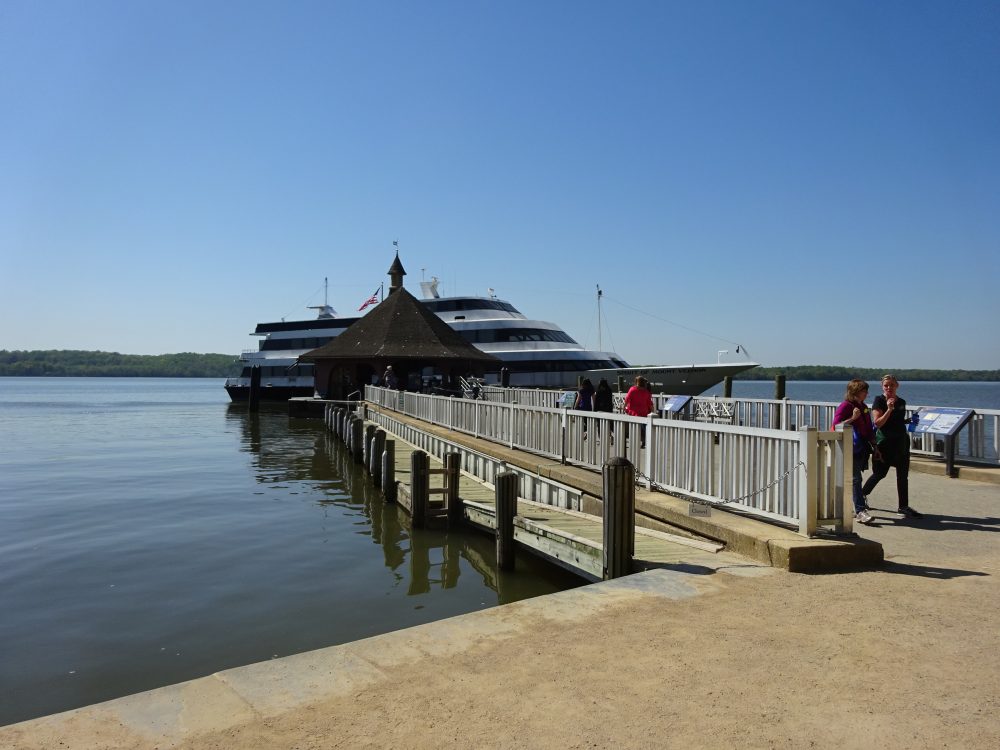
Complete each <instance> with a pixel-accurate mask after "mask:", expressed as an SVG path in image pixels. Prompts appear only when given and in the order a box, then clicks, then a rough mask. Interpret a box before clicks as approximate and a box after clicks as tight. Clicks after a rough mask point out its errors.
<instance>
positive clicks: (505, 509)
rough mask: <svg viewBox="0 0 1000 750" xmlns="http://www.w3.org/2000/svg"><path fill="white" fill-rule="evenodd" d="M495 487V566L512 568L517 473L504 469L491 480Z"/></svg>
mask: <svg viewBox="0 0 1000 750" xmlns="http://www.w3.org/2000/svg"><path fill="white" fill-rule="evenodd" d="M493 482H494V485H495V487H496V522H497V529H496V533H497V567H498V568H500V570H513V569H514V516H515V515H517V485H518V481H517V474H515V473H514V472H512V471H505V472H504V473H502V474H497V475H496V478H495V479H494V480H493Z"/></svg>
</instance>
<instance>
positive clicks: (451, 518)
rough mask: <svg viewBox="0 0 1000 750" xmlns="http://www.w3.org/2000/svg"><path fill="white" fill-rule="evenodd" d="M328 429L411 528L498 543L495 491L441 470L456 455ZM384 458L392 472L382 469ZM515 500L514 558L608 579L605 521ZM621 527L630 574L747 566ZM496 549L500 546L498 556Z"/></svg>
mask: <svg viewBox="0 0 1000 750" xmlns="http://www.w3.org/2000/svg"><path fill="white" fill-rule="evenodd" d="M326 423H327V425H328V426H329V428H330V429H331V430H332V431H333V432H334V433H335V434H338V435H340V436H341V437H345V438H346V442H347V443H348V445H349V447H350V448H351V452H352V454H353V455H354V456H355V460H357V461H358V462H359V463H363V464H364V466H365V467H366V468H367V469H369V471H371V469H372V467H373V466H376V465H379V466H380V468H379V469H376V470H375V471H372V472H371V473H372V478H373V479H378V480H381V486H382V490H383V494H384V495H385V496H386V498H387V500H388V501H390V502H391V501H392V500H395V501H396V502H398V503H399V504H400V506H401V507H403V508H404V509H405V510H406V511H407V512H408V513H409V514H410V516H411V519H412V521H413V523H414V525H415V526H417V525H419V526H423V525H443V524H447V523H454V522H456V521H458V522H462V523H464V524H467V525H469V526H471V527H473V528H477V529H479V530H481V531H484V532H486V533H489V534H494V535H497V537H498V539H499V538H500V536H501V534H500V532H498V520H497V500H498V489H497V485H495V484H493V483H490V482H487V481H484V480H482V479H479V478H477V477H475V476H472V475H471V474H469V473H468V472H464V471H462V470H461V469H460V468H459V467H458V461H457V460H452V461H451V462H449V464H450V465H448V466H446V465H445V463H446V462H447V461H448V458H449V456H451V457H454V459H457V458H458V456H457V454H447V455H446V456H445V459H446V461H445V462H443V461H441V460H440V459H438V458H436V457H434V456H431V455H428V454H426V453H424V452H423V451H422V450H420V449H419V448H418V447H417V446H415V445H413V444H412V443H409V442H407V441H405V440H403V439H402V438H401V437H399V436H398V435H394V434H392V433H388V432H384V431H382V430H380V429H378V428H376V427H375V426H374V425H372V424H368V425H366V426H363V425H362V421H361V419H360V417H356V416H353V415H351V414H350V413H348V412H346V411H344V410H340V409H336V408H332V407H331V409H330V410H329V411H328V414H327V417H326ZM380 432H381V433H382V436H381V437H380V436H379V433H380ZM357 440H363V441H364V445H362V446H357V445H352V443H355V441H357ZM365 446H368V448H367V450H366V448H365ZM376 446H384V448H383V449H382V451H381V455H376V451H375V447H376ZM389 456H391V457H392V464H391V466H387V465H386V464H385V463H384V461H385V459H386V458H388V457H389ZM415 477H416V478H415ZM378 483H379V482H378V481H377V482H376V484H378ZM498 484H499V483H498ZM390 485H391V486H390ZM515 486H516V485H515ZM513 500H514V505H513V508H514V510H513V519H512V523H513V541H514V548H516V549H517V550H518V551H519V552H522V551H527V552H530V553H532V554H536V555H539V556H541V557H543V558H545V559H547V560H549V561H551V562H553V563H555V564H558V565H560V566H562V567H564V568H566V569H568V570H570V571H572V572H574V573H576V574H577V575H580V576H581V577H583V578H585V579H587V580H602V579H604V578H607V577H611V576H609V575H608V564H607V556H606V555H605V546H606V545H605V532H606V529H605V526H606V524H605V519H604V518H602V517H601V516H595V515H591V514H589V513H582V512H579V511H576V510H571V509H567V508H560V507H554V506H551V505H545V504H543V503H539V502H535V501H532V500H528V499H525V498H523V497H515V498H514V499H513ZM630 507H632V506H630ZM501 521H502V519H501ZM627 523H628V525H629V526H630V529H631V530H632V531H633V533H632V534H631V535H630V536H629V537H628V538H627V540H625V541H624V542H623V543H624V544H626V545H627V546H628V547H629V549H628V550H627V551H626V553H625V554H626V555H627V559H628V561H629V564H628V572H640V571H644V570H650V569H653V568H661V567H675V568H682V569H688V570H690V569H705V570H715V569H718V568H720V567H731V566H738V565H746V564H747V561H746V560H745V559H743V558H740V557H738V556H736V555H732V554H728V553H725V552H722V549H723V547H724V545H723V544H721V543H718V542H714V541H710V540H702V539H695V538H689V537H685V536H680V535H674V534H670V533H666V532H663V531H656V530H653V529H646V528H641V527H636V526H635V524H634V518H633V517H632V516H631V515H630V516H629V517H628V519H627ZM500 526H501V527H502V522H501V524H500ZM500 546H501V545H500V544H499V543H498V552H499V548H500Z"/></svg>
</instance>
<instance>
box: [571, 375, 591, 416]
mask: <svg viewBox="0 0 1000 750" xmlns="http://www.w3.org/2000/svg"><path fill="white" fill-rule="evenodd" d="M573 408H574V409H579V410H580V411H593V410H594V384H593V383H591V382H590V378H584V379H583V382H582V383H580V387H579V388H577V390H576V401H575V403H574V404H573Z"/></svg>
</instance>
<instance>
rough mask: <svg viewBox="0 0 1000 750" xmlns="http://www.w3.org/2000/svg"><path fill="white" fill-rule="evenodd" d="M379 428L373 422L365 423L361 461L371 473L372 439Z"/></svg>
mask: <svg viewBox="0 0 1000 750" xmlns="http://www.w3.org/2000/svg"><path fill="white" fill-rule="evenodd" d="M377 429H378V427H376V426H375V425H373V424H367V425H365V437H364V441H365V443H364V445H363V446H362V449H361V462H362V464H363V465H364V467H365V468H366V469H367V470H368V472H369V473H371V470H372V441H373V440H374V439H375V430H377Z"/></svg>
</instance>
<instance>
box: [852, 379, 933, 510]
mask: <svg viewBox="0 0 1000 750" xmlns="http://www.w3.org/2000/svg"><path fill="white" fill-rule="evenodd" d="M898 388H899V381H898V380H896V376H895V375H883V376H882V395H881V396H876V397H875V400H874V401H873V402H872V414H874V416H875V427H876V428H877V430H878V432H877V433H876V443H877V445H878V450H879V453H878V454H876V456H875V460H874V461H873V462H872V475H871V476H870V477H868V481H867V482H865V485H864V487H863V488H862V489H861V491H862V492H863V493H864V494H865V495H866V496H867V495H868V494H869V493H870V492H871V491H872V490H873V489H875V485H876V484H878V483H879V482H881V481H882V480H883V479H884V478H885V476H886V475H887V474H888V473H889V468H890V467H895V468H896V494H897V495H898V498H899V510H898V511H897V512H898V513H899V514H900V515H901V516H903V517H904V518H922V517H923V513H918V512H917V511H915V510H914V509H913V508H911V507H910V436H909V435H908V434H907V433H906V425H907V423H908V422H910V421H912V420H913V419H917V416H916V415H914V416H913V417H912V419H910V420H908V419H906V401H904V400H903V399H901V398H899V396H897V395H896V390H897V389H898Z"/></svg>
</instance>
